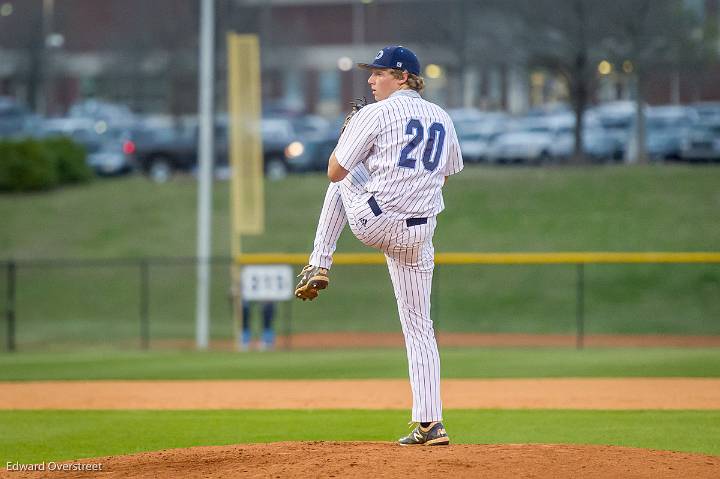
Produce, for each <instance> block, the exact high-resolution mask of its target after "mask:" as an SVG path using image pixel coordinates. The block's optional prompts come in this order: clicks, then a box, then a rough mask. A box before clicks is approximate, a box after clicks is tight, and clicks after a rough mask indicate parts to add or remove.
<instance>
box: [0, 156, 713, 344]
mask: <svg viewBox="0 0 720 479" xmlns="http://www.w3.org/2000/svg"><path fill="white" fill-rule="evenodd" d="M326 184H327V180H326V179H325V178H324V177H323V175H322V174H312V175H298V176H290V177H288V178H287V179H284V180H281V181H277V182H269V183H267V184H266V198H267V227H266V232H265V234H263V235H260V236H255V237H247V238H244V239H243V248H244V250H245V251H248V252H261V251H262V252H268V251H269V252H273V251H274V252H309V250H310V248H311V245H312V240H313V234H314V230H315V225H316V220H317V215H318V212H319V210H320V207H321V204H322V200H323V196H324V190H325V187H326V186H325V185H326ZM718 184H720V168H717V167H714V166H698V167H688V166H669V165H665V166H652V167H645V168H642V167H617V166H615V167H592V168H486V167H476V166H469V167H468V168H467V169H466V171H464V172H463V173H462V174H460V175H458V176H457V177H454V178H452V179H451V180H450V181H449V182H448V185H447V187H446V189H445V200H446V205H447V209H446V211H445V212H444V213H443V214H442V215H441V216H440V217H439V226H438V229H437V232H436V236H435V247H436V251H443V252H447V251H591V250H594V251H598V250H599V251H703V250H718V249H720V222H719V221H717V210H718V205H720V189H718V188H717V185H718ZM195 204H196V184H195V182H194V180H192V179H191V178H187V177H186V178H178V179H176V180H173V181H171V182H170V183H168V184H163V185H157V184H153V183H151V182H148V181H147V180H145V179H144V178H140V177H132V178H125V179H118V180H111V181H98V182H93V183H92V184H90V185H87V186H82V187H73V188H66V189H62V190H59V191H56V192H52V193H44V194H24V195H3V196H2V198H0V217H2V218H3V227H2V228H0V251H2V252H3V256H4V257H7V258H19V259H22V258H26V259H28V258H35V259H36V258H56V257H62V258H121V257H122V258H126V257H129V258H138V257H144V256H153V257H158V256H159V257H177V256H193V255H194V254H195V219H196V216H195ZM214 211H215V216H214V223H213V224H214V227H213V251H214V254H216V255H220V256H223V255H228V254H229V226H228V211H229V199H228V184H227V182H216V184H215V195H214ZM338 250H339V251H344V252H353V251H369V250H368V249H367V248H365V247H364V246H362V245H361V244H360V243H359V242H358V241H357V240H355V239H354V238H353V237H352V235H351V234H349V232H348V231H345V233H344V234H343V236H342V237H341V241H340V244H339V248H338ZM585 273H586V277H585V285H586V291H585V298H586V310H585V311H586V312H585V314H586V319H587V323H586V330H587V332H589V333H622V334H652V333H655V334H715V335H717V334H720V265H589V266H587V267H586V270H585ZM139 278H140V274H139V268H138V266H137V264H135V265H133V264H128V265H123V266H111V267H99V268H90V267H73V268H47V267H33V268H29V267H25V268H21V269H20V270H19V272H18V289H17V295H18V297H17V317H18V325H17V339H18V345H19V347H20V348H29V349H32V348H36V349H45V348H47V347H66V348H67V346H63V343H66V342H73V343H74V345H75V346H74V347H76V346H77V343H78V341H83V340H84V341H86V342H87V343H88V344H96V343H98V342H112V341H115V342H117V343H121V344H125V345H127V344H128V342H129V341H133V340H135V339H137V338H138V336H139V329H140V328H139V320H138V316H139V285H140V280H139ZM575 280H576V271H575V267H574V265H567V266H557V265H554V266H439V267H438V268H437V270H436V284H435V288H436V291H435V294H434V297H433V304H434V308H435V310H434V312H435V319H436V322H437V326H438V329H439V330H441V331H443V330H445V331H469V332H489V333H493V332H499V333H503V332H523V333H537V334H543V333H572V332H574V328H575V308H576V305H575V287H576V284H575ZM5 281H6V274H0V292H4V290H5V287H6V284H5ZM229 286H230V285H229V279H228V267H227V265H218V266H217V267H216V268H214V271H213V291H212V317H213V322H212V324H213V326H212V330H211V335H212V337H214V338H229V337H231V336H232V332H233V325H232V322H231V312H230V309H229V303H228V299H227V292H228V290H229ZM150 287H151V298H150V305H149V307H150V319H151V326H150V332H151V336H152V337H153V338H155V339H163V338H192V337H193V335H194V331H195V325H194V311H195V303H194V302H195V294H194V288H195V269H194V267H193V265H190V264H188V265H171V266H168V265H159V264H153V265H152V267H151V271H150ZM5 297H6V295H5V294H0V310H1V309H3V308H4V306H5ZM288 308H289V306H287V305H284V306H283V309H282V310H281V311H280V320H279V327H280V328H282V329H286V328H287V324H286V322H285V318H286V317H288V315H289V313H290V312H289V311H287V309H288ZM395 308H396V306H395V301H394V298H393V297H392V290H391V287H390V281H389V279H388V275H387V271H386V270H385V268H383V267H382V266H338V267H336V268H334V269H333V271H332V284H331V287H330V289H329V290H328V291H327V294H323V296H322V298H321V300H320V301H316V302H314V303H312V304H300V303H297V304H295V305H293V306H292V311H291V316H292V319H293V321H292V326H291V327H292V330H293V331H299V332H314V331H320V332H322V331H336V330H340V331H399V324H398V321H397V317H396V316H397V313H396V311H395ZM4 334H5V328H0V348H4V347H5V342H6V341H5V340H4ZM133 344H139V341H135V342H134V343H133Z"/></svg>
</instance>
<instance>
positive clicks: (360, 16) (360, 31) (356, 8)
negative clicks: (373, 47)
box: [352, 3, 365, 98]
mask: <svg viewBox="0 0 720 479" xmlns="http://www.w3.org/2000/svg"><path fill="white" fill-rule="evenodd" d="M352 43H353V52H355V55H359V54H360V51H361V49H362V47H363V46H364V45H365V4H364V3H354V4H353V6H352ZM354 60H355V62H357V61H358V60H357V58H355V59H354ZM363 61H365V60H363ZM352 78H353V93H352V96H353V98H359V97H361V96H363V92H364V91H365V85H363V82H364V80H363V76H362V73H361V71H359V70H358V69H357V68H353V69H352Z"/></svg>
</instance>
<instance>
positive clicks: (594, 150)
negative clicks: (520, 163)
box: [550, 125, 623, 162]
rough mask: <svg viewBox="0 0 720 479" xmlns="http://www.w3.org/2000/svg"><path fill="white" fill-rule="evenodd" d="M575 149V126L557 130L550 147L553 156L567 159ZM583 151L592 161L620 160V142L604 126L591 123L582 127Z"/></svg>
mask: <svg viewBox="0 0 720 479" xmlns="http://www.w3.org/2000/svg"><path fill="white" fill-rule="evenodd" d="M574 151H575V128H572V127H565V128H562V129H561V130H559V131H558V132H557V134H556V135H555V138H554V140H553V142H552V146H551V147H550V153H551V155H552V157H553V158H555V159H559V160H567V159H569V158H570V157H572V155H573V153H574ZM583 151H584V153H585V155H586V156H587V157H588V158H589V159H590V160H591V161H594V162H604V161H610V160H622V158H623V146H622V143H621V142H620V141H619V140H618V139H617V138H616V137H615V136H614V135H612V134H611V133H609V132H608V131H607V130H605V129H604V128H602V127H600V126H598V125H593V126H588V127H586V128H584V129H583Z"/></svg>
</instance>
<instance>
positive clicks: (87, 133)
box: [36, 118, 136, 176]
mask: <svg viewBox="0 0 720 479" xmlns="http://www.w3.org/2000/svg"><path fill="white" fill-rule="evenodd" d="M36 136H40V137H53V136H65V137H68V138H70V139H72V140H73V141H75V142H77V143H78V144H80V145H82V146H83V148H85V151H86V153H87V158H86V161H87V164H88V165H89V166H90V167H91V168H92V169H93V171H95V173H96V174H98V175H101V176H110V175H119V174H124V173H129V172H131V171H133V170H134V169H135V166H136V160H135V144H134V142H133V141H132V139H131V134H130V132H129V131H128V130H120V129H110V128H108V127H107V124H106V123H105V122H104V120H100V121H95V120H93V119H90V118H52V119H48V120H45V121H43V122H42V124H41V127H40V129H39V130H38V131H37V132H36Z"/></svg>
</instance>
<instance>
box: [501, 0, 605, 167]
mask: <svg viewBox="0 0 720 479" xmlns="http://www.w3.org/2000/svg"><path fill="white" fill-rule="evenodd" d="M506 8H509V9H512V10H513V11H514V12H515V15H517V17H518V18H519V19H520V21H521V25H522V30H521V31H520V32H519V34H518V41H519V42H520V44H521V46H522V48H523V49H525V50H526V52H527V55H528V64H529V66H531V67H540V68H544V69H546V70H547V71H549V72H551V73H553V74H556V75H559V76H560V77H561V78H563V79H564V81H565V82H566V84H567V86H568V91H569V95H570V102H571V104H572V107H573V111H574V113H575V147H574V153H573V156H572V161H573V162H574V163H583V162H584V161H585V157H584V155H583V151H584V148H583V135H582V132H583V127H584V113H585V111H586V109H587V106H588V103H589V101H590V99H591V96H592V93H593V92H594V91H595V88H596V81H597V76H596V69H595V68H596V65H597V64H598V62H599V61H600V60H601V59H602V58H603V52H602V50H601V48H600V45H601V44H602V42H603V40H604V39H605V38H606V37H607V35H608V31H607V29H606V28H605V22H604V19H606V18H607V17H608V9H609V7H608V5H607V2H605V1H603V2H598V1H597V0H566V1H562V2H561V1H557V0H514V1H509V2H508V3H507V7H506Z"/></svg>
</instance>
